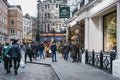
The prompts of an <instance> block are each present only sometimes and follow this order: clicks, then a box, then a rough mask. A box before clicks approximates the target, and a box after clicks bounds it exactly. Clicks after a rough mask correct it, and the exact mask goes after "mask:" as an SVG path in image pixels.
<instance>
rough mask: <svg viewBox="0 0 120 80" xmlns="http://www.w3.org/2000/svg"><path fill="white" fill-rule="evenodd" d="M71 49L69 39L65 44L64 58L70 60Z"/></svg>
mask: <svg viewBox="0 0 120 80" xmlns="http://www.w3.org/2000/svg"><path fill="white" fill-rule="evenodd" d="M69 50H70V45H69V43H68V41H66V43H65V44H64V46H63V52H64V60H68V55H69Z"/></svg>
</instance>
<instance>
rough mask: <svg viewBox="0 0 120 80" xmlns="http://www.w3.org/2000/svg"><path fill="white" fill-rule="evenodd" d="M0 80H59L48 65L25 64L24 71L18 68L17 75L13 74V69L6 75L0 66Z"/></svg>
mask: <svg viewBox="0 0 120 80" xmlns="http://www.w3.org/2000/svg"><path fill="white" fill-rule="evenodd" d="M0 80H59V79H58V78H57V77H56V75H55V74H54V72H53V71H52V69H51V67H50V66H48V65H40V64H30V63H27V64H26V66H25V68H24V69H21V68H19V70H18V75H15V74H14V70H13V67H12V69H11V73H10V74H7V73H6V71H5V70H4V68H3V63H2V64H0Z"/></svg>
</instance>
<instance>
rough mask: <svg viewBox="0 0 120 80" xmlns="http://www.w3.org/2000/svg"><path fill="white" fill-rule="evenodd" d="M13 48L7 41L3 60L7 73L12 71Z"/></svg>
mask: <svg viewBox="0 0 120 80" xmlns="http://www.w3.org/2000/svg"><path fill="white" fill-rule="evenodd" d="M11 56H12V50H11V46H10V45H9V43H6V46H5V47H4V51H3V60H4V68H5V70H6V72H7V73H10V68H11V67H12V58H11Z"/></svg>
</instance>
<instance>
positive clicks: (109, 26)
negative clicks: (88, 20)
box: [103, 12, 117, 52]
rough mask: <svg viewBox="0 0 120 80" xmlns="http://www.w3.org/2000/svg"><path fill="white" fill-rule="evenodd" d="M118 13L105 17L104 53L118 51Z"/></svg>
mask: <svg viewBox="0 0 120 80" xmlns="http://www.w3.org/2000/svg"><path fill="white" fill-rule="evenodd" d="M116 15H117V13H116V12H113V13H111V14H108V15H105V16H104V17H103V20H104V51H107V52H109V51H111V50H116V48H117V36H116V33H117V23H116V18H117V17H116Z"/></svg>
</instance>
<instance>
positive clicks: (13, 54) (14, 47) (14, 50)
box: [12, 44, 21, 58]
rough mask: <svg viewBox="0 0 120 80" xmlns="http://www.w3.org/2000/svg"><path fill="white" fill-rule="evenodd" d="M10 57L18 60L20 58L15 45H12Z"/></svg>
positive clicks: (18, 50) (17, 47) (19, 52)
mask: <svg viewBox="0 0 120 80" xmlns="http://www.w3.org/2000/svg"><path fill="white" fill-rule="evenodd" d="M12 57H13V58H20V57H21V51H20V48H19V46H18V45H17V44H14V45H13V46H12Z"/></svg>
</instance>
